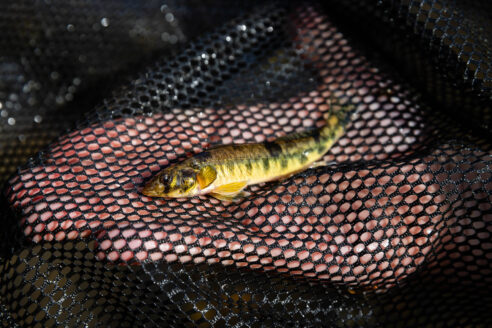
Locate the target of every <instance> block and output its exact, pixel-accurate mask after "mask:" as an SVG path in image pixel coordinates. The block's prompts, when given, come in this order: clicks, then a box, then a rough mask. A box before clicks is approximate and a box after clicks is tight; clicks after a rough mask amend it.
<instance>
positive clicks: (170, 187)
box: [142, 166, 199, 198]
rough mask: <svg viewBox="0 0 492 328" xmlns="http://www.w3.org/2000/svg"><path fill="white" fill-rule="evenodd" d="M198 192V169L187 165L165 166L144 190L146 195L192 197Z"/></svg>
mask: <svg viewBox="0 0 492 328" xmlns="http://www.w3.org/2000/svg"><path fill="white" fill-rule="evenodd" d="M198 192H199V187H198V183H197V170H196V169H194V168H191V167H187V166H177V167H168V168H165V169H164V170H162V171H161V172H159V173H158V174H157V175H156V176H155V177H153V178H152V179H151V180H150V181H149V182H148V183H147V184H146V185H145V187H144V188H143V190H142V193H143V194H144V195H145V196H150V197H170V198H181V197H191V196H195V195H197V194H198Z"/></svg>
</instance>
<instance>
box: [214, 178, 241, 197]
mask: <svg viewBox="0 0 492 328" xmlns="http://www.w3.org/2000/svg"><path fill="white" fill-rule="evenodd" d="M247 184H248V183H247V182H246V181H241V182H233V183H228V184H225V185H222V186H218V187H217V188H215V189H214V191H213V192H214V193H217V194H223V195H224V194H225V195H228V194H237V193H239V192H241V190H243V189H244V187H246V185H247Z"/></svg>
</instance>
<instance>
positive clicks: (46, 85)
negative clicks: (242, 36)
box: [0, 0, 244, 184]
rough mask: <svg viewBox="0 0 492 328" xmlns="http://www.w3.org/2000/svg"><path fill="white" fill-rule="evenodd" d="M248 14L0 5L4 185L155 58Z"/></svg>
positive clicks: (202, 5)
mask: <svg viewBox="0 0 492 328" xmlns="http://www.w3.org/2000/svg"><path fill="white" fill-rule="evenodd" d="M243 8H244V5H240V4H239V5H234V6H233V5H231V4H227V3H219V4H218V3H214V2H212V1H209V2H203V1H202V2H197V1H193V0H190V1H167V2H166V3H163V2H162V1H155V0H152V1H146V2H145V3H143V2H142V3H141V2H131V1H107V2H104V3H101V2H100V1H71V2H70V3H67V2H66V1H56V0H55V1H37V2H35V3H32V2H27V1H16V2H14V3H7V2H5V3H2V4H0V12H1V13H2V22H1V29H2V31H3V33H2V37H1V38H0V163H1V165H0V182H1V183H2V184H3V183H5V181H6V180H7V178H8V177H9V176H10V175H12V173H14V172H15V169H16V167H17V166H19V165H23V164H24V163H25V162H26V160H27V159H28V157H29V156H32V155H33V154H35V153H36V152H37V151H39V150H41V149H43V148H44V147H45V146H47V145H48V143H50V142H52V141H53V140H54V139H55V138H56V137H58V136H59V135H60V133H61V132H63V131H65V130H67V129H69V128H72V127H73V124H74V121H76V120H77V119H80V117H81V116H82V114H83V113H84V112H86V111H87V110H88V109H91V108H94V106H95V105H96V104H97V103H98V102H100V100H101V99H102V97H103V96H104V97H105V96H106V95H107V94H110V92H111V91H112V90H113V89H114V88H116V87H117V86H119V85H125V83H128V82H129V81H130V80H131V79H133V78H134V77H133V76H134V74H136V73H137V72H139V70H140V69H142V68H143V67H145V66H146V65H148V63H149V62H152V61H153V60H155V57H157V56H162V55H165V54H168V55H169V54H170V53H172V52H176V51H177V49H179V48H180V47H181V46H182V45H183V44H184V43H185V42H187V41H188V40H189V39H190V38H192V37H194V36H196V35H197V34H199V33H203V32H204V31H207V30H209V29H211V28H212V27H214V26H216V25H219V24H221V23H223V22H224V21H227V20H228V19H230V18H231V17H234V16H235V15H237V14H238V13H239V12H241V10H242V9H243ZM204 11H206V12H207V14H206V15H203V12H204ZM60 115H63V117H64V118H65V119H64V120H60V119H59V117H60Z"/></svg>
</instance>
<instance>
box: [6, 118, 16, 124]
mask: <svg viewBox="0 0 492 328" xmlns="http://www.w3.org/2000/svg"><path fill="white" fill-rule="evenodd" d="M7 123H8V124H9V125H15V118H13V117H9V119H8V120H7Z"/></svg>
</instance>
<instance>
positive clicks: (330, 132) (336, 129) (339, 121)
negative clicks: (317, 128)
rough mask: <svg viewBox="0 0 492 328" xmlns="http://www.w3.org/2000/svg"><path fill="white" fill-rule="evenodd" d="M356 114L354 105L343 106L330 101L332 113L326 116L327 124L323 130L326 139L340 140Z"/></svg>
mask: <svg viewBox="0 0 492 328" xmlns="http://www.w3.org/2000/svg"><path fill="white" fill-rule="evenodd" d="M354 112H355V106H354V105H341V104H340V103H333V102H332V101H331V100H330V111H329V112H328V113H327V114H326V116H325V120H326V124H325V126H323V127H322V128H321V136H322V137H323V138H324V139H333V141H334V140H336V139H338V138H339V137H340V136H341V135H342V134H343V133H344V131H345V128H346V126H347V125H348V123H349V122H350V116H351V115H352V114H353V113H354Z"/></svg>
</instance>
